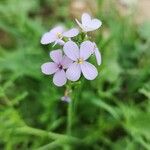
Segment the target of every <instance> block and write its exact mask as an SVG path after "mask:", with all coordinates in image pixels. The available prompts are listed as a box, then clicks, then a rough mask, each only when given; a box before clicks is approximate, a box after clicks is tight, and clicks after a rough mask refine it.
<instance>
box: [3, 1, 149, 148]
mask: <svg viewBox="0 0 150 150" xmlns="http://www.w3.org/2000/svg"><path fill="white" fill-rule="evenodd" d="M149 9H150V0H25V1H23V0H0V150H28V149H29V150H34V149H35V150H37V149H39V150H80V149H81V150H83V149H84V150H149V149H150V11H149ZM83 12H89V13H90V14H91V15H93V16H94V17H97V18H99V19H100V20H102V22H103V25H102V27H101V28H100V30H98V31H96V32H95V33H93V34H92V36H93V38H94V39H95V41H96V43H97V45H98V47H99V49H100V51H101V54H102V65H101V66H100V67H98V70H99V76H98V77H97V78H96V80H94V81H86V80H85V81H84V80H83V81H82V84H81V85H80V86H79V87H78V88H77V89H76V97H75V98H76V107H75V109H74V112H73V115H72V130H71V136H72V137H75V138H77V139H76V140H73V141H71V139H70V140H67V138H65V137H62V138H60V135H55V133H59V134H61V135H65V136H67V134H66V126H67V107H68V104H67V103H65V102H62V101H61V100H60V98H61V96H62V95H63V94H64V88H57V87H55V85H54V84H53V83H52V78H51V77H49V76H44V75H43V74H42V73H41V70H40V66H41V64H43V63H44V62H47V61H49V59H50V58H49V51H50V50H52V47H51V46H43V45H41V44H40V38H41V36H42V34H43V33H44V32H47V31H48V30H50V29H51V28H52V27H53V26H54V25H55V24H58V23H62V24H64V25H66V26H67V27H68V28H70V27H74V26H76V23H75V20H74V18H80V17H81V14H82V13H83ZM51 132H52V133H54V135H53V134H52V133H51Z"/></svg>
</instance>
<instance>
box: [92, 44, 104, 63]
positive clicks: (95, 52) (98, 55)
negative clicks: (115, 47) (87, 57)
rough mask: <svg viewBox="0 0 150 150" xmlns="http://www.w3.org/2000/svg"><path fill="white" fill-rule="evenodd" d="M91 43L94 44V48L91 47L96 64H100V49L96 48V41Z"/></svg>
mask: <svg viewBox="0 0 150 150" xmlns="http://www.w3.org/2000/svg"><path fill="white" fill-rule="evenodd" d="M93 44H94V49H93V51H92V54H95V57H96V61H97V64H98V65H101V62H102V58H101V53H100V51H99V49H98V47H97V45H96V43H95V42H93Z"/></svg>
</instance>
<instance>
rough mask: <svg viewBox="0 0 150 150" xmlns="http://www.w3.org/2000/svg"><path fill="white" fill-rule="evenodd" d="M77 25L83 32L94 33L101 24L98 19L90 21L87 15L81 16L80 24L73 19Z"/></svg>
mask: <svg viewBox="0 0 150 150" xmlns="http://www.w3.org/2000/svg"><path fill="white" fill-rule="evenodd" d="M75 20H76V22H77V24H78V25H79V26H80V28H81V29H82V30H83V31H84V32H89V31H94V30H96V29H98V28H100V27H101V25H102V22H101V21H100V20H98V19H95V18H94V19H92V18H91V16H90V15H89V14H87V13H83V14H82V18H81V23H80V22H79V21H78V20H77V19H75Z"/></svg>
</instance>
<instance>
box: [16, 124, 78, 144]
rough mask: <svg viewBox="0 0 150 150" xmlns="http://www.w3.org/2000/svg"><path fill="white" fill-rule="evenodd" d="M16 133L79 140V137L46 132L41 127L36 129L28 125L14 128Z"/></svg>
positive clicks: (72, 140)
mask: <svg viewBox="0 0 150 150" xmlns="http://www.w3.org/2000/svg"><path fill="white" fill-rule="evenodd" d="M16 133H18V134H20V133H21V134H30V135H34V136H39V137H47V138H50V139H53V140H58V139H64V140H66V141H68V142H75V143H76V142H80V140H79V139H77V138H75V137H72V136H68V135H63V134H58V133H53V132H47V131H44V130H41V129H36V128H32V127H28V126H24V127H20V128H18V129H16Z"/></svg>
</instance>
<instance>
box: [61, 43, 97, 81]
mask: <svg viewBox="0 0 150 150" xmlns="http://www.w3.org/2000/svg"><path fill="white" fill-rule="evenodd" d="M93 49H94V44H93V43H92V42H90V41H84V42H82V43H81V45H80V49H79V47H78V46H77V44H76V43H74V42H72V41H68V42H67V43H65V45H64V47H63V50H64V53H65V54H66V55H67V56H68V57H69V58H70V59H71V60H73V61H74V63H72V64H71V65H70V66H69V67H68V69H67V71H66V76H67V78H68V79H69V80H71V81H77V80H78V79H79V78H80V76H81V73H82V74H83V76H84V77H85V78H86V79H87V80H94V79H95V78H96V76H97V75H98V72H97V69H96V68H95V66H94V65H92V64H91V63H89V62H87V61H86V60H87V59H88V58H89V57H90V56H91V54H92V53H91V52H92V50H93Z"/></svg>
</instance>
